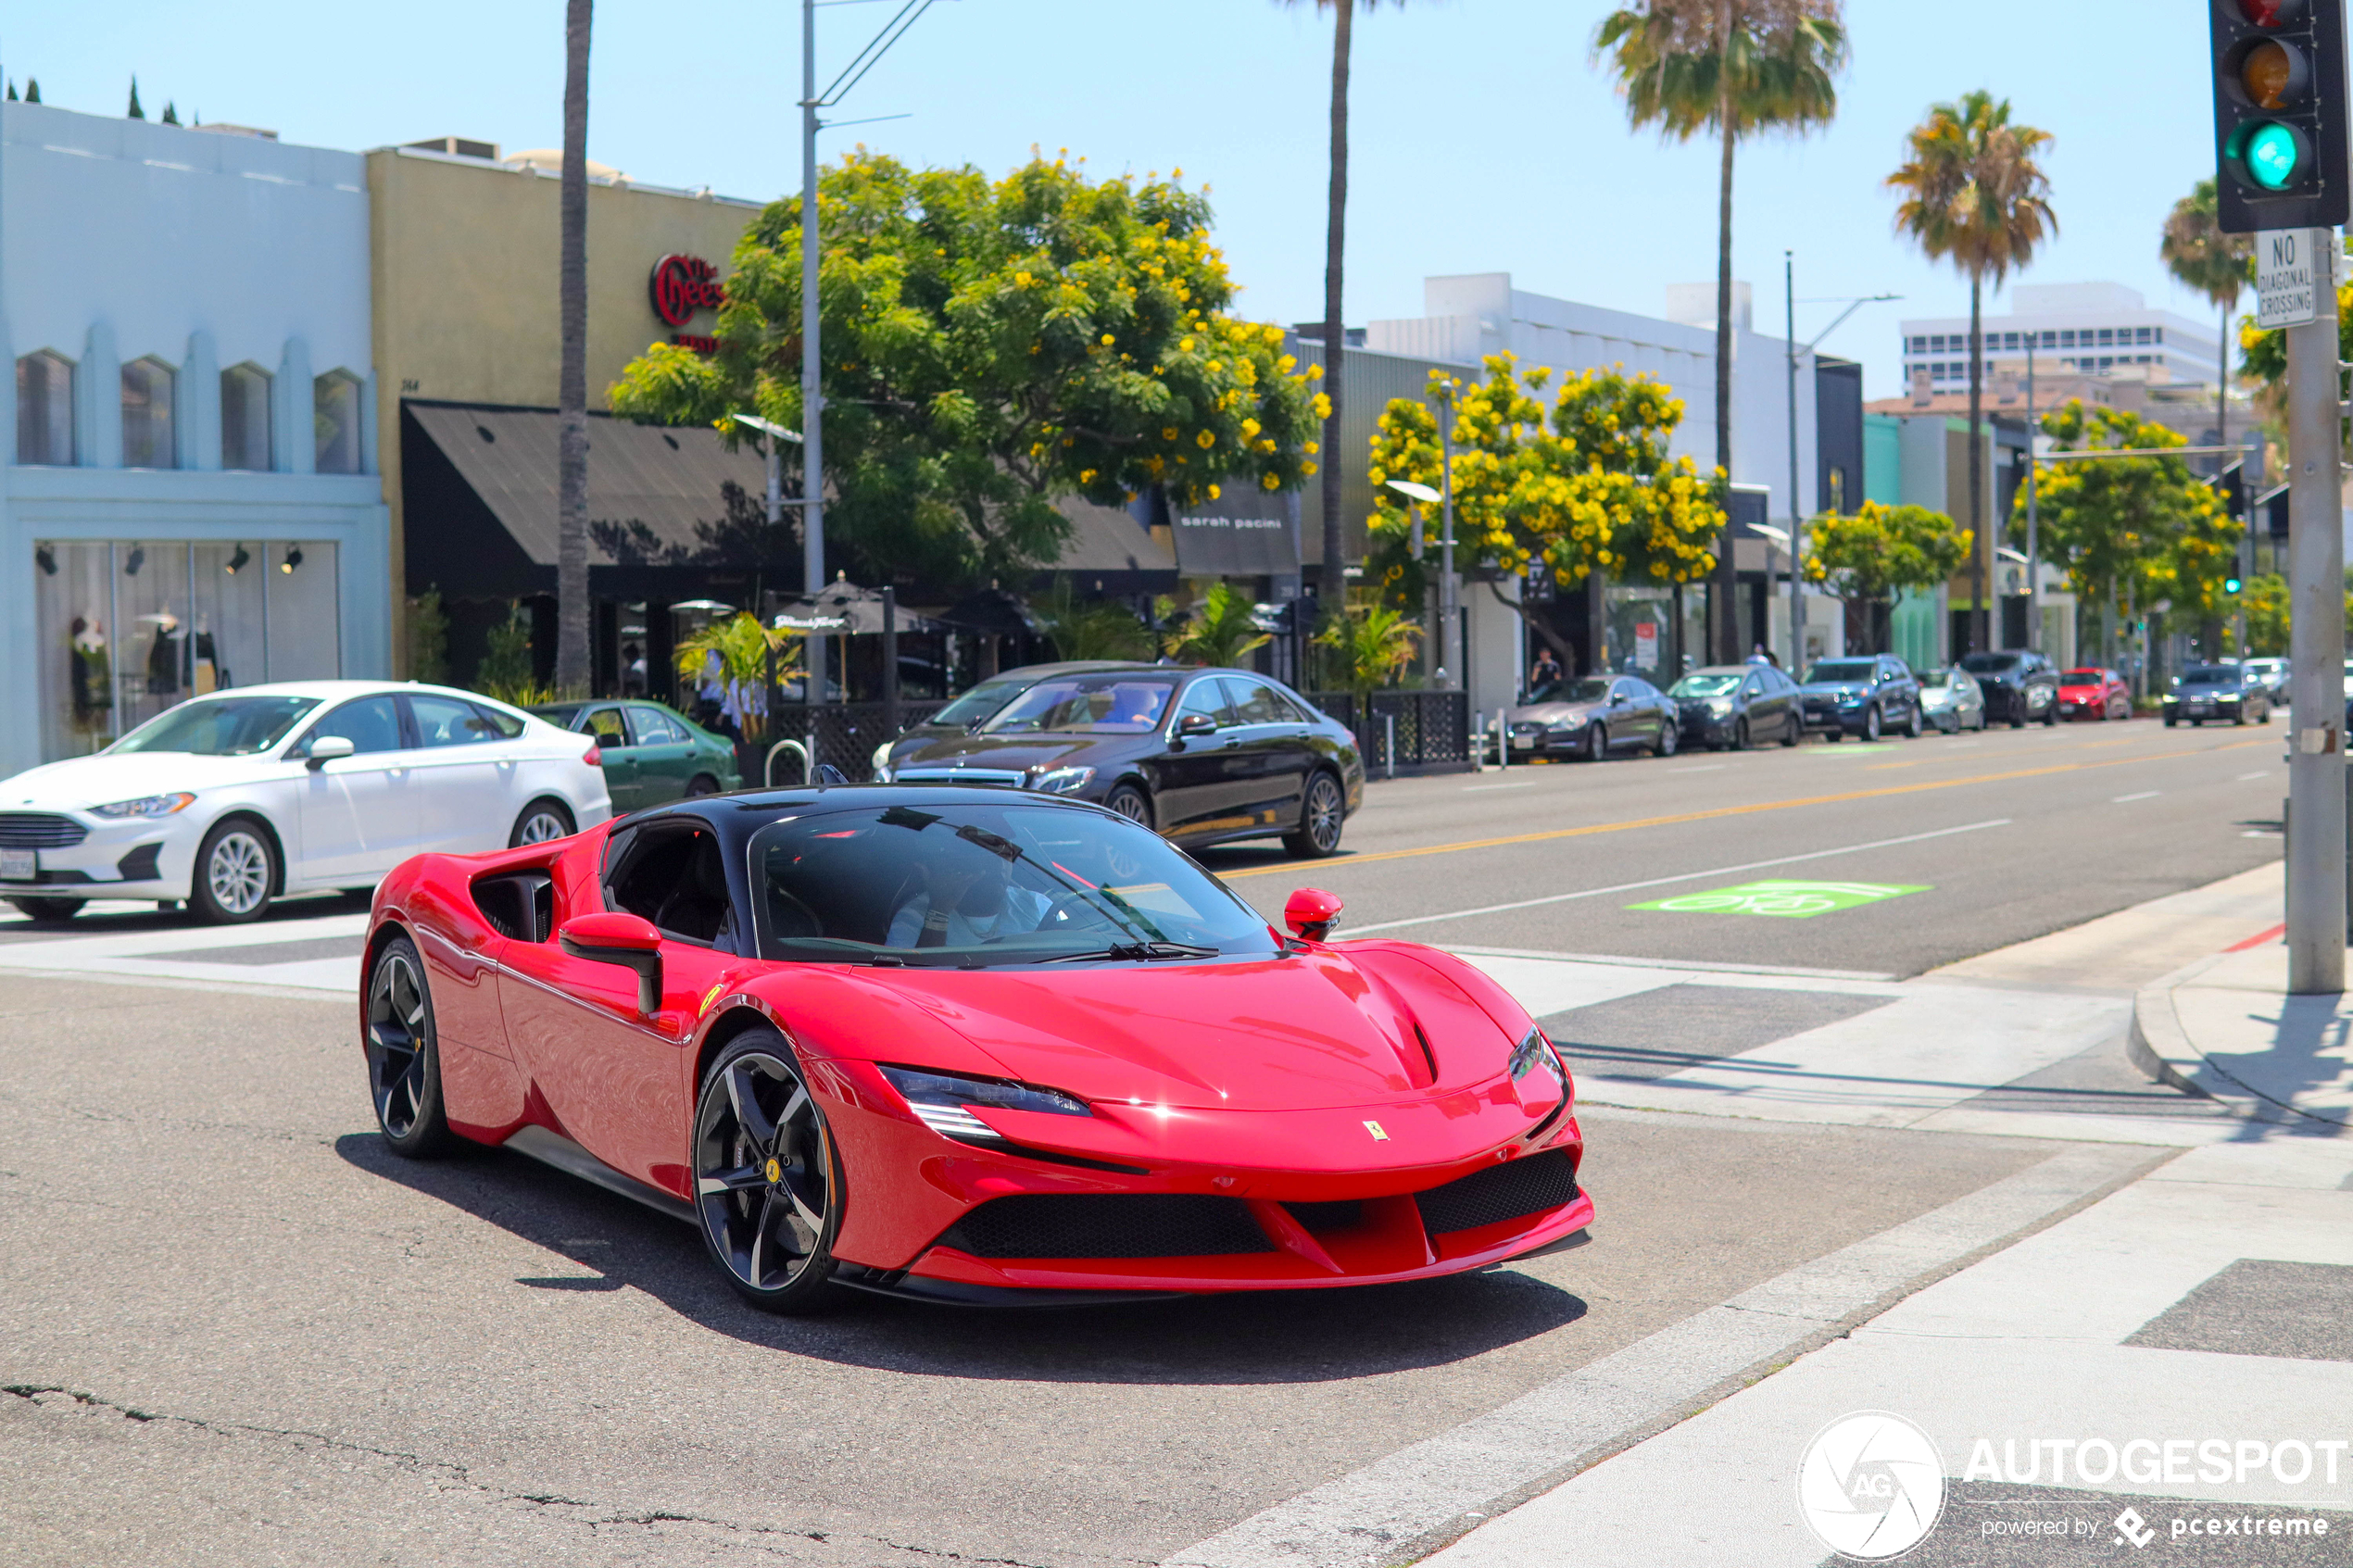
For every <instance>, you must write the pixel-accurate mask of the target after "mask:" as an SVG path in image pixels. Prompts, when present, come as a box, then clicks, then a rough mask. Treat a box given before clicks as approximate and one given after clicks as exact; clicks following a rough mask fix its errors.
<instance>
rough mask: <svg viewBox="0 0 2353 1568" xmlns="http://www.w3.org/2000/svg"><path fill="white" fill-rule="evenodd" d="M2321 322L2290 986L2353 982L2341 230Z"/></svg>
mask: <svg viewBox="0 0 2353 1568" xmlns="http://www.w3.org/2000/svg"><path fill="white" fill-rule="evenodd" d="M2309 235H2310V239H2311V245H2312V251H2313V266H2312V280H2313V291H2314V293H2315V294H2316V295H2318V297H2319V299H2320V300H2321V301H2322V302H2323V304H2324V307H2323V308H2322V309H2321V310H2320V311H2319V312H2318V313H2317V317H2318V319H2316V320H2312V321H2309V322H2307V323H2305V324H2303V325H2301V326H2293V327H2289V328H2287V329H2285V330H2286V332H2287V383H2288V411H2287V419H2288V423H2287V429H2288V604H2289V622H2288V623H2289V633H2288V636H2289V642H2288V650H2289V658H2288V682H2289V684H2288V706H2289V712H2290V716H2291V719H2292V721H2293V724H2294V744H2293V746H2291V747H2290V750H2289V754H2288V768H2287V778H2288V783H2287V789H2288V819H2287V988H2288V990H2289V991H2290V993H2292V994H2295V995H2298V996H2311V995H2333V994H2335V993H2338V992H2342V991H2343V990H2344V989H2345V944H2346V925H2345V921H2346V898H2345V818H2346V809H2345V675H2344V667H2345V537H2344V525H2343V516H2342V513H2343V502H2342V499H2341V496H2342V491H2341V488H2340V485H2341V483H2342V482H2341V480H2340V477H2339V472H2340V470H2339V469H2338V463H2339V461H2340V459H2341V456H2342V454H2341V452H2340V449H2339V448H2340V444H2339V439H2338V427H2337V420H2338V401H2339V381H2338V374H2337V324H2336V310H2335V308H2334V302H2335V297H2336V291H2335V288H2334V286H2333V282H2332V280H2331V272H2330V269H2329V268H2328V267H2327V266H2326V265H2324V263H2325V262H2328V261H2333V260H2334V252H2335V250H2336V235H2335V233H2334V231H2332V230H2328V229H2314V230H2311V231H2309Z"/></svg>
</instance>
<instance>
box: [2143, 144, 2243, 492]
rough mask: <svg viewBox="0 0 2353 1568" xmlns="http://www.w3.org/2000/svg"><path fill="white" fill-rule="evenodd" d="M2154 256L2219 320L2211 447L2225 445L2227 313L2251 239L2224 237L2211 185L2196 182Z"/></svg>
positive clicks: (2228, 400)
mask: <svg viewBox="0 0 2353 1568" xmlns="http://www.w3.org/2000/svg"><path fill="white" fill-rule="evenodd" d="M2157 254H2158V257H2159V258H2160V259H2161V260H2163V261H2164V263H2165V267H2166V270H2168V271H2170V272H2171V273H2172V274H2173V276H2174V277H2175V278H2177V279H2179V280H2180V281H2181V282H2183V284H2185V285H2187V286H2188V287H2190V288H2192V289H2195V290H2196V291H2197V292H2198V293H2199V294H2202V295H2205V296H2206V297H2207V299H2208V302H2209V303H2211V304H2212V305H2213V306H2214V307H2215V308H2216V309H2218V310H2220V311H2221V314H2222V328H2221V332H2218V333H2216V334H2215V338H2214V345H2215V349H2214V352H2215V359H2216V364H2215V366H2214V428H2215V430H2216V432H2217V434H2216V436H2215V444H2216V445H2223V446H2227V445H2230V441H2231V312H2232V310H2233V309H2234V308H2236V307H2237V305H2238V302H2239V295H2242V294H2244V293H2246V280H2247V274H2248V271H2249V270H2250V269H2252V268H2253V267H2254V265H2255V241H2254V238H2253V237H2252V236H2251V235H2247V234H2232V233H2226V232H2223V229H2222V218H2221V206H2220V201H2219V198H2218V196H2217V195H2216V192H2215V183H2214V182H2213V181H2212V180H2211V179H2206V180H2200V181H2199V182H2197V183H2196V184H2195V185H2193V186H2191V187H2190V194H2188V195H2186V196H2183V198H2182V199H2181V200H2180V201H2177V202H2175V203H2174V204H2173V210H2172V211H2171V212H2170V213H2168V214H2166V218H2165V232H2164V235H2163V237H2162V238H2161V239H2159V240H2158V247H2157Z"/></svg>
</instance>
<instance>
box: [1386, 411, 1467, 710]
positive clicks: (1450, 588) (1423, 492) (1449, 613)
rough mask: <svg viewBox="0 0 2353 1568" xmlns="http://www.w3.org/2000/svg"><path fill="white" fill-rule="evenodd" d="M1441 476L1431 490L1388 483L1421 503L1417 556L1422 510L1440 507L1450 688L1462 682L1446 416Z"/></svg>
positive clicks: (1441, 668)
mask: <svg viewBox="0 0 2353 1568" xmlns="http://www.w3.org/2000/svg"><path fill="white" fill-rule="evenodd" d="M1438 437H1439V461H1440V470H1439V478H1440V481H1441V488H1439V489H1436V490H1432V489H1431V488H1430V487H1429V486H1428V485H1427V484H1420V483H1416V482H1415V481H1413V480H1410V479H1392V480H1390V482H1389V487H1390V489H1391V490H1394V491H1396V492H1397V493H1398V494H1399V495H1403V496H1404V497H1405V498H1406V499H1407V500H1410V501H1416V502H1418V503H1420V505H1419V506H1417V507H1416V508H1415V509H1414V514H1413V515H1414V558H1415V559H1416V560H1419V559H1421V558H1422V512H1421V508H1424V507H1437V508H1440V516H1441V523H1440V527H1439V534H1438V674H1439V680H1440V684H1441V685H1442V686H1444V687H1446V688H1447V689H1448V690H1450V691H1451V690H1453V688H1455V687H1457V686H1459V685H1461V684H1462V673H1461V672H1462V668H1463V666H1462V648H1461V646H1459V645H1460V643H1461V641H1462V627H1461V625H1460V624H1459V622H1460V621H1461V616H1460V615H1459V614H1458V613H1457V612H1456V608H1455V602H1454V598H1455V583H1454V443H1453V436H1452V434H1451V433H1450V432H1449V431H1448V429H1447V427H1446V421H1445V420H1444V418H1443V417H1441V419H1440V420H1439V425H1438Z"/></svg>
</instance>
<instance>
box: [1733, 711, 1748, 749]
mask: <svg viewBox="0 0 2353 1568" xmlns="http://www.w3.org/2000/svg"><path fill="white" fill-rule="evenodd" d="M1732 749H1733V750H1734V751H1746V750H1747V749H1748V719H1747V717H1746V716H1745V715H1743V716H1742V717H1741V718H1739V719H1735V720H1734V721H1732Z"/></svg>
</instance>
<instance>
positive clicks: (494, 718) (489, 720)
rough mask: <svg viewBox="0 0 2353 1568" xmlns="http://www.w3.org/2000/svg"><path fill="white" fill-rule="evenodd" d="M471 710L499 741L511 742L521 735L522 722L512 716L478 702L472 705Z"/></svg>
mask: <svg viewBox="0 0 2353 1568" xmlns="http://www.w3.org/2000/svg"><path fill="white" fill-rule="evenodd" d="M472 708H473V710H474V717H476V718H477V719H480V720H481V721H483V722H484V724H487V725H489V726H490V734H494V735H497V737H498V738H499V739H500V740H512V739H514V738H515V737H516V736H517V735H519V734H522V720H521V719H518V718H517V717H515V716H514V715H513V714H511V713H509V712H506V711H504V710H503V709H497V708H491V707H488V706H486V705H485V704H483V703H479V702H477V703H474V704H472Z"/></svg>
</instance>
